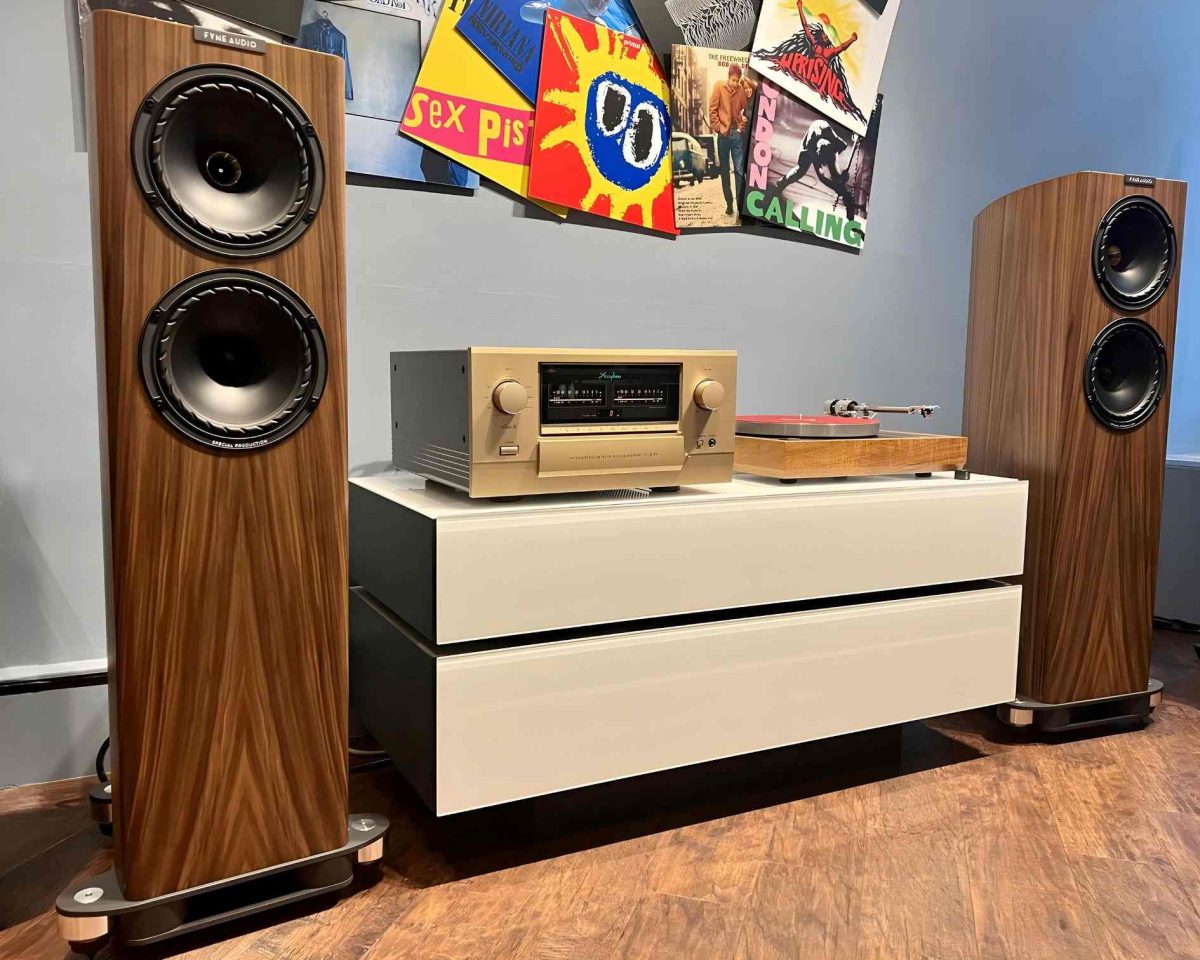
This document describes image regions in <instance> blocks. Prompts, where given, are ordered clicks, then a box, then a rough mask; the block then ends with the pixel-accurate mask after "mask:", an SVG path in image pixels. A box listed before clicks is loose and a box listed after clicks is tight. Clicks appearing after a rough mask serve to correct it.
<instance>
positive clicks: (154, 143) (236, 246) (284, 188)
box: [132, 65, 325, 257]
mask: <svg viewBox="0 0 1200 960" xmlns="http://www.w3.org/2000/svg"><path fill="white" fill-rule="evenodd" d="M132 149H133V166H134V171H135V173H136V174H137V179H138V184H139V186H140V187H141V190H142V193H143V194H144V196H145V197H146V199H147V201H148V202H149V203H150V205H151V207H152V208H153V209H154V211H155V213H157V214H158V216H160V217H161V218H162V219H163V220H164V221H165V222H166V223H167V225H168V226H169V227H170V228H171V229H172V230H173V231H175V233H177V234H178V235H179V236H180V237H182V238H183V239H185V240H187V241H188V242H189V243H192V244H194V245H195V246H197V247H199V248H200V249H202V250H205V251H206V252H209V253H216V254H221V255H224V256H233V257H261V256H264V255H266V254H268V253H274V252H275V251H278V250H281V249H283V248H284V247H286V246H288V245H289V244H291V243H294V242H295V241H296V240H297V239H298V238H299V237H300V235H301V234H302V233H303V232H304V231H305V230H306V229H307V228H308V226H309V224H310V223H311V222H312V220H313V218H314V217H315V216H316V215H317V210H318V208H319V207H320V205H321V194H322V192H323V188H324V179H325V173H324V162H323V159H322V155H321V145H320V141H319V140H318V139H317V135H316V131H315V130H314V128H313V126H312V124H311V123H309V121H308V117H307V116H305V113H304V111H303V110H302V109H301V108H300V105H299V104H297V103H296V101H295V100H293V99H292V98H291V97H290V96H289V95H288V94H287V93H286V92H285V91H284V90H283V89H282V88H281V87H279V86H277V85H276V84H274V83H272V82H271V81H270V80H268V79H267V78H266V77H263V76H260V75H259V74H256V73H254V72H253V71H250V70H243V69H241V68H239V67H230V66H222V65H206V66H199V67H190V68H188V69H186V70H181V71H179V72H178V73H174V74H172V75H171V76H169V77H167V78H166V79H165V80H163V81H162V82H161V83H160V84H159V85H158V86H157V87H155V89H154V90H153V91H151V93H150V95H149V96H148V97H147V98H146V99H145V101H144V102H143V104H142V111H141V113H139V114H138V118H137V121H136V122H135V123H134V127H133V148H132Z"/></svg>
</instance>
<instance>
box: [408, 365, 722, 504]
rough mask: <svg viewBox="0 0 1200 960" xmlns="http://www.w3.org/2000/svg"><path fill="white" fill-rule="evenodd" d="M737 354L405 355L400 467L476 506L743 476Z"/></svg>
mask: <svg viewBox="0 0 1200 960" xmlns="http://www.w3.org/2000/svg"><path fill="white" fill-rule="evenodd" d="M736 381H737V354H736V353H735V352H733V351H726V350H566V349H532V348H531V349H523V348H511V347H471V348H468V349H465V350H438V351H419V352H407V351H406V352H398V353H393V354H392V460H393V462H394V463H395V465H396V466H397V467H399V468H400V469H403V470H410V471H412V472H413V473H416V474H419V475H420V476H423V477H426V478H427V479H430V480H435V481H437V482H439V483H444V484H447V485H449V486H452V487H456V488H458V489H460V490H465V491H466V492H467V493H468V494H469V495H470V496H472V497H519V496H524V495H526V494H537V493H567V492H580V491H594V490H617V489H623V488H628V487H650V488H652V489H653V488H674V487H677V486H680V485H681V484H694V483H721V482H727V481H729V480H731V479H732V477H733V451H734V431H735V426H736V417H735V410H734V392H735V387H736Z"/></svg>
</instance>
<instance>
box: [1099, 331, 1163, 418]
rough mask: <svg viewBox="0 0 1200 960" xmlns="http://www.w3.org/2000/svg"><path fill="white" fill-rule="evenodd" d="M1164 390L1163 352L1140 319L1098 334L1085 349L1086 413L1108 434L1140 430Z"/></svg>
mask: <svg viewBox="0 0 1200 960" xmlns="http://www.w3.org/2000/svg"><path fill="white" fill-rule="evenodd" d="M1166 388H1167V348H1166V346H1165V345H1164V344H1163V342H1162V338H1161V337H1160V336H1159V335H1158V332H1157V331H1156V330H1155V329H1154V328H1153V327H1152V326H1150V324H1148V323H1146V322H1145V321H1144V320H1136V319H1134V318H1132V317H1125V318H1124V319H1121V320H1114V321H1113V322H1112V323H1110V324H1109V325H1108V326H1107V327H1105V328H1104V329H1103V330H1101V331H1100V334H1099V336H1097V337H1096V340H1095V342H1094V343H1093V344H1092V348H1091V349H1090V350H1089V351H1088V355H1087V361H1086V363H1085V364H1084V370H1083V389H1084V396H1085V397H1086V399H1087V404H1088V409H1089V410H1091V412H1092V415H1093V416H1094V417H1095V418H1096V419H1097V420H1099V421H1100V422H1101V423H1102V424H1104V426H1106V427H1108V428H1109V429H1111V430H1132V429H1134V428H1135V427H1138V426H1141V425H1142V424H1143V423H1145V422H1146V421H1147V420H1148V419H1150V417H1151V415H1152V414H1153V413H1154V411H1155V410H1156V409H1158V405H1159V403H1160V402H1161V401H1162V398H1163V394H1164V393H1165V392H1166Z"/></svg>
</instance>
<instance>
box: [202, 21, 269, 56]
mask: <svg viewBox="0 0 1200 960" xmlns="http://www.w3.org/2000/svg"><path fill="white" fill-rule="evenodd" d="M192 36H193V37H194V38H195V40H196V41H197V42H198V43H211V44H213V45H215V46H218V47H234V48H236V49H238V50H242V51H244V52H246V53H261V54H262V55H263V56H266V53H267V41H266V40H260V39H259V38H258V37H247V36H245V35H244V34H241V33H227V32H226V31H224V30H210V29H209V28H208V27H194V28H193V29H192Z"/></svg>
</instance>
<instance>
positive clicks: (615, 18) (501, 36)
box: [458, 0, 641, 103]
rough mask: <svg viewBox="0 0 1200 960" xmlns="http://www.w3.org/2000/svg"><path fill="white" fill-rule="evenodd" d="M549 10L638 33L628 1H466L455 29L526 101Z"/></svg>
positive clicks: (532, 96) (532, 94)
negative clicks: (467, 3) (465, 10)
mask: <svg viewBox="0 0 1200 960" xmlns="http://www.w3.org/2000/svg"><path fill="white" fill-rule="evenodd" d="M551 9H553V10H561V11H562V12H563V13H569V14H571V15H572V16H576V17H579V18H580V19H582V20H592V21H594V22H596V23H599V24H603V25H604V26H606V27H608V28H609V29H610V30H615V31H617V33H627V34H629V35H630V36H633V37H640V36H641V32H640V31H639V30H638V25H637V17H636V16H634V13H633V11H632V10H631V9H630V8H629V0H471V5H470V6H469V7H468V8H467V12H466V13H465V14H463V17H462V19H461V20H459V21H458V32H459V33H461V34H462V35H463V36H464V37H466V38H467V40H469V41H470V42H471V45H472V46H473V47H475V49H476V50H478V51H479V52H480V53H482V54H483V55H484V56H485V57H487V58H488V60H489V61H490V62H491V64H492V66H494V67H495V68H496V69H497V70H499V71H500V72H501V73H502V74H504V77H505V79H507V80H508V82H509V83H511V84H512V85H513V86H514V87H516V88H517V89H518V90H520V91H521V96H523V97H524V98H525V99H526V100H528V101H529V102H530V103H533V101H534V100H536V99H537V85H538V70H539V68H540V66H541V62H542V32H543V26H544V23H545V19H546V11H547V10H551Z"/></svg>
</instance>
